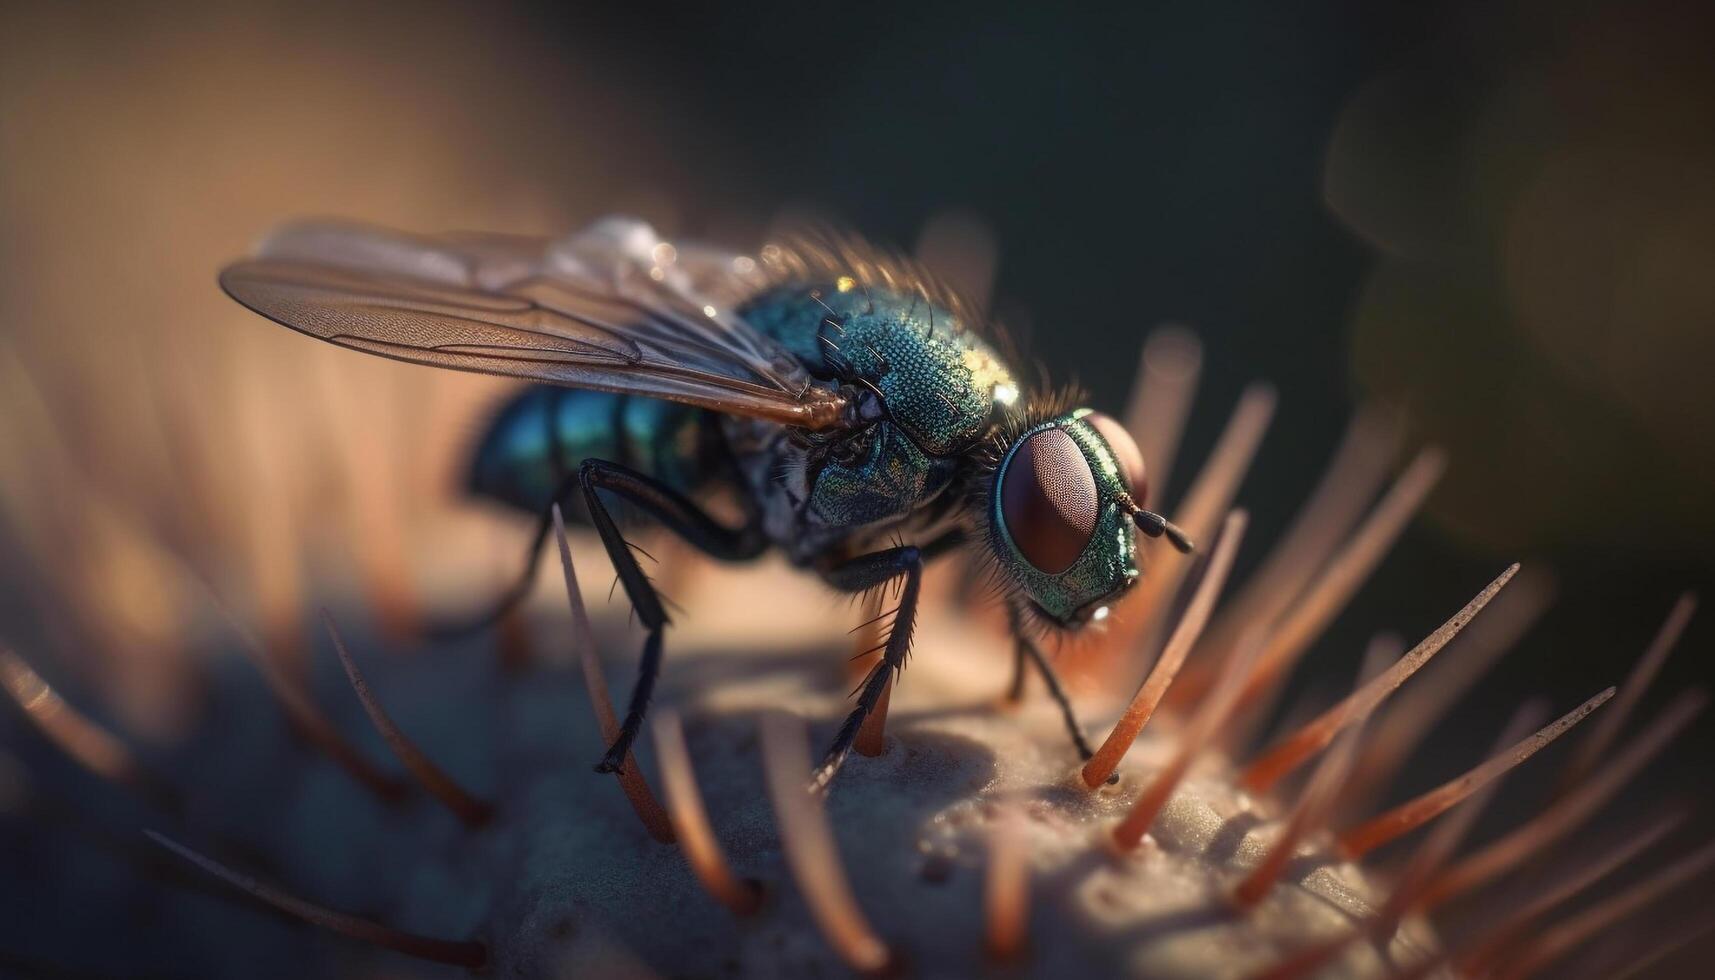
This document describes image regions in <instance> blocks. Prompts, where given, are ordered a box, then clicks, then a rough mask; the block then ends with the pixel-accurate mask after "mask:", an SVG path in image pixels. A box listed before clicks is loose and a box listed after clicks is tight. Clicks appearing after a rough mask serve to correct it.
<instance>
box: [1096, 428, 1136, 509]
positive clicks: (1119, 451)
mask: <svg viewBox="0 0 1715 980" xmlns="http://www.w3.org/2000/svg"><path fill="white" fill-rule="evenodd" d="M1084 422H1085V424H1087V425H1089V427H1090V428H1092V429H1095V430H1096V435H1099V436H1101V437H1102V441H1103V442H1105V443H1107V444H1108V449H1109V450H1110V451H1112V452H1113V454H1114V459H1115V461H1117V462H1118V463H1119V464H1120V478H1121V479H1123V480H1125V485H1126V487H1127V489H1129V490H1130V491H1131V499H1132V501H1133V502H1135V503H1136V504H1137V505H1138V506H1139V507H1142V506H1143V503H1144V498H1145V497H1147V496H1149V480H1148V479H1147V473H1146V471H1145V470H1144V468H1143V453H1142V452H1140V451H1138V448H1137V443H1136V442H1135V441H1133V439H1132V437H1131V433H1129V432H1127V431H1126V430H1125V426H1123V425H1121V424H1119V423H1118V422H1116V421H1114V420H1113V419H1112V418H1110V417H1108V416H1106V415H1103V414H1102V413H1101V412H1091V413H1090V414H1088V415H1086V416H1084Z"/></svg>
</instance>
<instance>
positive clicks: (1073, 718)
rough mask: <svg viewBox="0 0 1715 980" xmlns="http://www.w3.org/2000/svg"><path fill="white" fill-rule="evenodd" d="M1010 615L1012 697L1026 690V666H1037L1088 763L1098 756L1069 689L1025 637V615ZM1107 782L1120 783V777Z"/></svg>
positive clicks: (1067, 727) (1076, 744)
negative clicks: (1085, 738)
mask: <svg viewBox="0 0 1715 980" xmlns="http://www.w3.org/2000/svg"><path fill="white" fill-rule="evenodd" d="M1009 615H1010V618H1011V620H1012V637H1013V640H1012V642H1013V650H1014V655H1015V657H1016V660H1015V662H1014V667H1013V676H1012V689H1013V691H1014V692H1015V693H1014V694H1013V695H1012V696H1013V698H1014V699H1016V698H1017V697H1018V693H1017V692H1021V691H1022V690H1023V688H1024V663H1025V661H1026V660H1028V661H1030V663H1032V664H1034V665H1035V667H1036V672H1037V673H1038V674H1041V675H1042V680H1043V682H1044V683H1046V684H1047V686H1048V694H1049V696H1050V697H1052V698H1053V699H1054V703H1055V704H1056V705H1059V707H1060V717H1062V718H1063V719H1065V721H1066V732H1067V733H1068V734H1069V735H1071V736H1072V744H1073V745H1074V746H1076V747H1077V749H1078V756H1079V758H1081V759H1082V760H1084V761H1086V762H1088V761H1089V759H1090V757H1091V756H1092V755H1095V753H1094V752H1093V751H1091V750H1090V743H1089V742H1087V741H1085V740H1084V730H1083V728H1082V726H1080V725H1079V724H1078V715H1077V712H1075V711H1073V710H1072V699H1071V698H1068V697H1067V696H1066V689H1065V688H1063V687H1061V686H1060V675H1059V674H1057V673H1055V671H1054V665H1053V664H1050V663H1049V662H1048V658H1047V657H1046V656H1044V655H1043V653H1042V650H1041V648H1040V647H1038V646H1037V645H1036V643H1035V642H1034V641H1032V640H1031V639H1030V637H1029V636H1027V635H1026V634H1025V630H1024V621H1023V616H1022V615H1020V613H1019V611H1018V609H1017V608H1016V607H1014V608H1012V609H1011V610H1010V611H1009ZM1108 781H1109V782H1117V781H1118V777H1117V775H1116V776H1115V777H1113V778H1110V779H1109V780H1108Z"/></svg>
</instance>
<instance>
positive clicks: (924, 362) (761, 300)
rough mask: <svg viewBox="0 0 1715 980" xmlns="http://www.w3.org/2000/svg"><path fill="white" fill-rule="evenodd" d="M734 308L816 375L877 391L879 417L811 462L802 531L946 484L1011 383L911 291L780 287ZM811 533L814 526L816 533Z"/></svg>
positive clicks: (979, 347)
mask: <svg viewBox="0 0 1715 980" xmlns="http://www.w3.org/2000/svg"><path fill="white" fill-rule="evenodd" d="M742 313H743V315H744V317H745V319H746V321H747V322H749V323H750V324H751V325H752V326H754V327H755V328H756V329H757V330H759V331H761V332H762V333H764V334H766V335H768V336H769V337H772V338H773V339H774V340H776V341H777V342H779V343H780V344H781V345H782V346H784V347H785V348H786V349H787V350H788V351H789V352H791V353H792V354H793V355H794V356H796V357H797V358H798V359H799V360H800V361H802V362H803V363H804V364H805V365H806V366H807V367H808V368H809V369H810V372H811V373H812V374H814V375H816V376H817V377H819V378H822V379H825V380H829V381H836V382H839V383H841V384H846V385H856V386H859V387H860V388H862V389H866V390H867V392H869V393H872V394H873V395H875V396H877V400H878V401H879V403H880V406H881V408H882V409H883V411H884V414H883V416H882V417H881V418H879V419H878V420H877V421H876V422H875V423H873V424H872V425H871V426H869V427H868V429H867V430H865V431H864V432H862V433H861V434H860V435H858V437H857V438H854V439H852V440H851V441H850V442H849V444H848V445H847V446H845V447H842V451H841V452H838V453H833V454H830V455H829V457H828V458H826V459H824V460H822V461H820V466H819V469H818V470H817V473H816V479H815V482H814V485H813V486H812V487H810V488H808V492H809V501H808V507H807V509H806V517H807V518H808V522H809V523H810V524H812V525H820V528H818V527H815V526H810V527H806V528H805V531H806V532H807V533H809V534H811V535H812V537H821V536H825V533H826V532H833V531H836V530H839V531H846V532H849V531H850V530H851V529H855V528H860V527H865V526H869V525H877V524H887V523H890V522H894V521H897V520H899V519H902V518H905V517H907V516H909V515H911V514H912V513H913V512H915V511H917V510H918V509H919V508H920V507H921V506H922V505H923V504H924V503H925V502H927V501H929V500H930V499H932V498H934V497H935V496H936V495H938V494H940V493H941V492H942V491H943V490H945V489H946V487H947V486H948V484H949V483H951V482H952V479H953V476H954V474H955V472H956V470H957V467H958V464H959V457H960V455H961V454H962V453H963V452H964V451H965V450H967V449H969V448H970V447H971V446H972V445H973V444H975V443H976V442H977V441H978V440H979V439H981V438H982V437H983V436H984V435H985V434H986V433H987V432H988V430H989V426H990V425H991V423H992V421H993V418H994V411H995V404H996V399H997V395H998V396H999V397H1013V396H1015V393H1016V391H1017V387H1016V382H1015V381H1014V380H1013V378H1012V374H1011V372H1010V371H1009V370H1008V369H1007V368H1006V366H1005V365H1004V364H1002V363H1001V362H1000V360H999V359H998V358H997V357H996V356H995V353H994V351H993V349H992V348H990V347H989V346H988V344H987V343H986V342H984V341H983V340H982V339H981V338H979V337H978V336H976V335H975V334H974V333H972V332H971V331H970V330H969V329H967V327H966V325H965V324H963V323H961V322H960V321H959V320H958V319H957V318H956V317H955V316H954V315H953V314H952V313H951V312H949V311H947V310H946V309H942V308H939V307H937V306H935V305H933V304H931V303H930V302H929V301H927V300H926V299H924V298H922V297H921V296H917V295H910V296H906V295H900V294H897V293H893V292H889V291H886V290H882V289H879V288H867V289H866V288H865V287H863V286H860V285H857V284H855V283H853V282H852V281H851V280H849V279H848V280H841V281H839V282H835V283H823V284H814V285H793V286H784V287H779V288H777V289H774V290H772V291H770V292H767V293H764V294H763V295H762V296H760V297H758V298H756V299H755V300H753V301H752V302H751V303H749V304H748V305H747V306H746V307H745V308H744V309H743V310H742ZM818 532H824V533H822V534H819V533H818Z"/></svg>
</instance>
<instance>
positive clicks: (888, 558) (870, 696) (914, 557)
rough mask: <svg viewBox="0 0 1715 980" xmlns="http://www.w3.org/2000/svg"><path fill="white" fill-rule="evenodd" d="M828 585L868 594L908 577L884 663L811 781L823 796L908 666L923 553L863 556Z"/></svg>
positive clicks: (908, 549) (832, 575)
mask: <svg viewBox="0 0 1715 980" xmlns="http://www.w3.org/2000/svg"><path fill="white" fill-rule="evenodd" d="M825 577H826V579H827V580H828V584H829V585H832V586H833V587H834V588H836V589H839V590H841V591H842V592H867V591H868V590H870V589H875V588H880V587H882V586H884V585H886V584H888V583H889V582H892V581H893V580H895V579H898V578H901V577H903V578H904V580H905V581H904V584H903V585H902V586H901V587H900V589H899V608H898V610H897V611H896V612H895V613H894V615H893V626H892V628H891V629H890V630H889V631H888V633H887V643H886V645H885V646H884V648H883V650H882V654H881V662H880V663H878V664H876V665H875V667H873V668H872V669H871V670H870V672H869V676H868V677H866V678H864V682H863V685H862V687H861V688H859V693H858V699H857V706H856V707H854V708H853V709H852V713H851V714H849V715H847V716H846V720H845V723H844V724H842V725H840V730H839V732H838V733H836V734H835V735H834V741H833V744H832V745H830V746H828V753H827V755H825V756H823V757H822V764H821V765H820V766H817V767H816V771H815V772H814V773H812V774H811V776H810V789H811V790H812V791H814V792H823V791H825V790H826V789H827V787H828V784H829V783H830V782H832V781H833V778H834V776H835V775H836V774H837V773H838V772H839V771H840V765H841V764H842V763H844V762H845V761H846V756H847V755H850V754H851V750H852V742H853V741H855V740H856V739H857V734H858V729H860V728H862V727H863V722H864V719H865V718H868V717H869V713H870V712H871V711H874V710H875V705H876V702H878V701H880V700H881V693H882V692H883V691H885V690H887V680H888V678H889V677H891V676H893V675H894V674H897V673H898V672H899V671H900V670H901V669H902V668H903V667H904V666H905V655H906V654H907V653H909V652H910V651H911V629H912V627H913V626H914V625H916V622H917V595H918V592H919V591H920V589H921V587H922V582H923V553H922V552H921V551H920V550H918V549H917V548H915V547H913V546H911V545H905V546H904V547H900V548H889V549H888V550H886V551H877V552H875V553H874V554H868V555H860V556H859V557H857V558H853V559H851V560H850V561H847V562H844V563H842V564H840V565H837V566H835V567H834V568H832V569H830V570H829V571H828V572H826V573H825Z"/></svg>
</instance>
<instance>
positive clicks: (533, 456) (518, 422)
mask: <svg viewBox="0 0 1715 980" xmlns="http://www.w3.org/2000/svg"><path fill="white" fill-rule="evenodd" d="M707 416H708V413H707V412H705V411H704V410H703V409H699V408H693V407H691V406H689V405H680V404H678V403H676V402H667V401H660V400H658V399H654V398H640V397H637V396H635V395H619V394H611V393H608V392H604V391H583V390H579V389H574V388H559V387H555V386H552V385H532V386H531V387H529V388H526V389H524V390H523V391H521V392H519V394H518V395H517V396H515V397H514V398H513V399H512V400H511V401H510V402H507V403H506V405H505V406H504V407H502V408H501V410H500V412H499V413H498V414H497V415H496V416H495V418H494V421H493V422H492V423H490V425H489V427H488V429H487V430H486V431H485V432H484V433H483V435H482V439H481V441H480V442H478V444H477V449H476V458H475V459H474V460H473V461H472V463H471V469H470V477H469V483H468V487H469V489H470V491H471V492H472V493H475V494H476V495H478V496H481V497H487V498H489V499H491V500H498V501H500V502H501V503H504V504H508V505H510V506H513V507H517V508H520V509H522V510H526V511H529V512H530V513H532V514H540V513H542V511H543V510H545V509H546V508H547V506H548V503H549V502H550V500H551V499H552V497H553V495H554V490H555V488H556V487H557V486H559V484H560V482H561V481H562V479H563V478H564V476H565V475H566V474H571V473H576V472H577V469H578V464H579V463H581V462H583V461H584V460H585V459H605V460H607V461H609V462H613V463H618V464H620V465H622V466H626V467H629V468H631V469H633V470H636V471H638V472H640V473H644V474H646V475H648V476H652V477H654V478H655V479H657V480H660V481H661V482H663V483H665V484H667V485H668V486H670V487H672V488H673V489H675V490H678V491H680V492H682V493H687V494H688V493H693V492H695V491H696V490H698V489H699V488H700V487H701V486H702V485H703V484H704V483H706V482H707V481H708V478H709V476H710V473H711V469H712V462H713V459H714V455H715V451H716V446H715V441H716V439H717V438H718V436H717V434H716V429H717V428H718V427H717V426H714V425H711V424H709V419H708V417H707ZM581 511H582V507H574V508H572V509H571V511H569V513H568V516H570V513H571V512H581Z"/></svg>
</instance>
